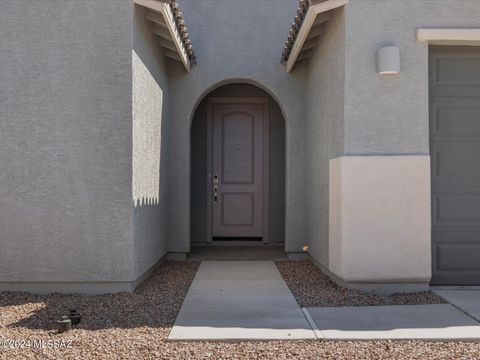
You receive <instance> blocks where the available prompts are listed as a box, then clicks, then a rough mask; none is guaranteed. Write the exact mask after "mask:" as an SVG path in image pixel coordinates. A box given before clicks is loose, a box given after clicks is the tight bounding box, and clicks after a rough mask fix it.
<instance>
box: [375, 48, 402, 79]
mask: <svg viewBox="0 0 480 360" xmlns="http://www.w3.org/2000/svg"><path fill="white" fill-rule="evenodd" d="M377 57H378V59H377V60H378V73H379V74H380V75H396V74H400V49H399V48H398V47H397V46H385V47H382V48H380V49H378V53H377Z"/></svg>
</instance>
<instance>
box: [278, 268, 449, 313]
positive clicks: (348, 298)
mask: <svg viewBox="0 0 480 360" xmlns="http://www.w3.org/2000/svg"><path fill="white" fill-rule="evenodd" d="M276 265H277V268H278V270H279V271H280V273H281V274H282V276H283V279H284V280H285V282H286V283H287V285H288V287H289V288H290V290H291V291H292V293H293V295H294V296H295V298H296V299H297V302H298V303H299V304H300V306H302V307H316V306H368V305H421V304H441V303H444V302H445V301H444V300H443V299H442V298H440V297H438V296H437V295H435V294H434V293H432V292H431V291H427V292H420V293H413V294H393V295H390V296H380V295H375V294H371V293H365V292H362V291H357V290H348V289H345V288H341V287H339V286H337V285H336V284H335V283H334V282H333V281H332V280H330V278H329V277H328V276H327V275H325V274H324V273H322V272H321V271H320V269H319V268H318V267H317V266H315V265H314V264H312V263H311V262H310V261H277V262H276Z"/></svg>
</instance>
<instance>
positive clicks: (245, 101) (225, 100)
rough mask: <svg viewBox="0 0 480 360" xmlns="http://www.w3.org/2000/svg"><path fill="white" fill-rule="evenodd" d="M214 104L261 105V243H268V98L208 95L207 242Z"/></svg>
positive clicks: (210, 238)
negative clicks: (262, 109)
mask: <svg viewBox="0 0 480 360" xmlns="http://www.w3.org/2000/svg"><path fill="white" fill-rule="evenodd" d="M215 104H222V105H228V104H232V105H259V104H260V105H263V108H264V119H263V120H264V121H263V166H262V168H263V169H262V219H263V229H262V232H263V236H262V243H263V244H268V243H269V236H268V235H269V232H268V230H269V221H268V220H269V216H268V213H269V209H268V205H269V204H268V201H269V173H270V171H269V170H270V166H269V165H270V164H269V133H270V118H269V104H270V102H269V99H268V97H266V96H258V97H209V98H208V99H207V154H206V155H207V169H206V171H207V174H206V175H207V204H206V205H207V208H206V214H207V226H206V229H207V243H208V244H211V243H212V241H213V232H212V228H213V204H212V197H213V192H212V173H213V171H212V170H213V169H212V167H213V161H212V160H213V124H212V114H213V106H214V105H215Z"/></svg>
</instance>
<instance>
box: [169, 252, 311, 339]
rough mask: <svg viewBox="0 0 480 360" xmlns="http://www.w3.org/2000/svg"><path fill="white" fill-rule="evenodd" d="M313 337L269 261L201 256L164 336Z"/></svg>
mask: <svg viewBox="0 0 480 360" xmlns="http://www.w3.org/2000/svg"><path fill="white" fill-rule="evenodd" d="M274 339H276V340H286V339H291V340H293V339H316V336H315V333H314V332H313V330H312V328H311V326H310V325H309V322H308V321H307V319H306V318H305V315H304V313H303V311H302V309H301V308H300V307H299V306H298V304H297V302H296V300H295V298H294V297H293V295H292V293H291V292H290V289H289V288H288V287H287V285H286V284H285V282H284V280H283V278H282V276H281V275H280V273H279V271H278V269H277V267H276V266H275V264H274V262H273V261H203V262H202V263H201V265H200V267H199V269H198V271H197V274H196V275H195V278H194V280H193V283H192V285H191V287H190V289H189V291H188V293H187V296H186V298H185V300H184V302H183V304H182V308H181V309H180V312H179V314H178V316H177V319H176V321H175V324H174V326H173V328H172V331H171V332H170V335H169V337H168V340H274Z"/></svg>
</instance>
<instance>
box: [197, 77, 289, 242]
mask: <svg viewBox="0 0 480 360" xmlns="http://www.w3.org/2000/svg"><path fill="white" fill-rule="evenodd" d="M190 141H191V144H190V145H191V146H190V149H191V153H190V157H191V158H190V164H191V171H190V176H191V178H190V241H191V246H202V245H216V244H222V245H225V244H235V245H242V244H244V245H264V246H281V247H282V248H283V246H284V243H285V120H284V117H283V114H282V111H281V109H280V107H279V105H278V103H277V102H276V101H275V99H274V98H273V97H272V96H271V95H270V94H268V93H267V92H266V91H264V90H263V89H261V88H259V87H257V86H254V85H251V84H246V83H231V84H227V85H222V86H219V87H217V88H216V89H214V90H212V91H211V92H210V93H208V94H207V95H206V96H205V97H204V98H203V99H202V100H201V101H200V103H199V104H198V106H197V109H196V110H195V113H194V116H193V119H192V125H191V137H190Z"/></svg>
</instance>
